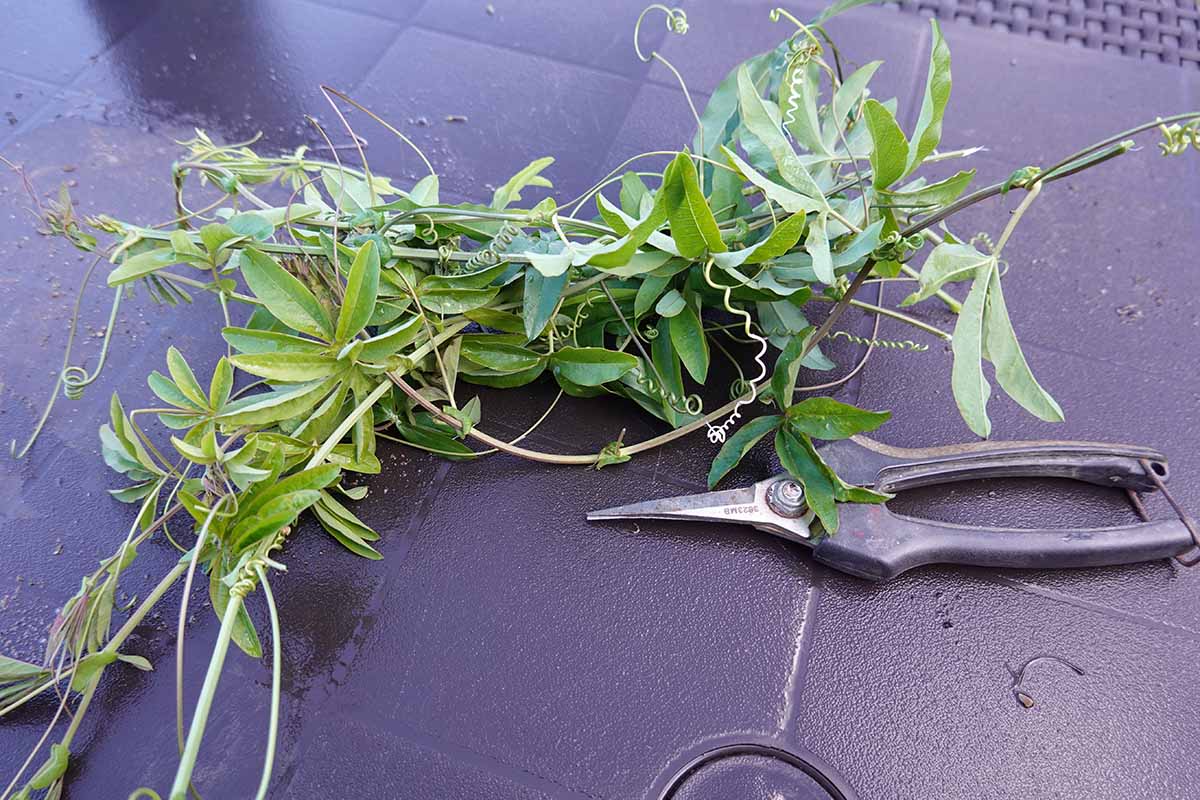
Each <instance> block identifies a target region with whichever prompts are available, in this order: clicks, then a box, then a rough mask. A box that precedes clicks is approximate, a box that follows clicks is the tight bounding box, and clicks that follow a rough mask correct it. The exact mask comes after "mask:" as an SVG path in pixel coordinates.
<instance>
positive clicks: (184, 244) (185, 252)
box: [171, 230, 208, 262]
mask: <svg viewBox="0 0 1200 800" xmlns="http://www.w3.org/2000/svg"><path fill="white" fill-rule="evenodd" d="M171 249H172V250H174V251H175V255H177V256H179V257H180V258H181V259H183V258H188V260H189V261H190V260H191V258H189V257H193V258H196V259H198V260H199V261H201V262H204V261H207V260H208V258H207V257H206V256H205V255H204V251H203V250H201V249H200V248H199V247H197V246H196V243H195V242H193V241H192V237H191V236H189V235H188V232H187V231H182V230H174V231H171Z"/></svg>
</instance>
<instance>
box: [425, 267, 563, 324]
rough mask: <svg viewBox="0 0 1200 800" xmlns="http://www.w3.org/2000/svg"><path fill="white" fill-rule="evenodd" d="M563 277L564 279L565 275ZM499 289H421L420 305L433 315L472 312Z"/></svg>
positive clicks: (493, 287) (488, 300)
mask: <svg viewBox="0 0 1200 800" xmlns="http://www.w3.org/2000/svg"><path fill="white" fill-rule="evenodd" d="M526 274H528V273H526ZM563 277H564V278H565V277H566V275H563ZM500 288H501V287H499V286H489V287H487V288H484V289H457V288H430V289H425V288H422V289H421V291H420V295H419V297H420V300H421V305H422V306H424V307H425V309H426V310H428V311H432V312H434V313H435V314H462V313H463V312H464V311H472V310H474V309H476V308H479V307H480V306H484V305H487V304H488V303H490V302H491V301H492V300H493V299H494V298H495V297H496V295H497V294H499V293H500ZM556 299H557V298H556Z"/></svg>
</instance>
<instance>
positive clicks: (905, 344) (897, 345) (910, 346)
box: [829, 331, 929, 353]
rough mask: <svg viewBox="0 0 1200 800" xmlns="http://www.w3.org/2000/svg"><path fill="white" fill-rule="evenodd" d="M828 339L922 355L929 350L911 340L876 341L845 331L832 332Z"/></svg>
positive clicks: (927, 347) (925, 345) (925, 346)
mask: <svg viewBox="0 0 1200 800" xmlns="http://www.w3.org/2000/svg"><path fill="white" fill-rule="evenodd" d="M829 338H830V339H838V338H842V339H847V340H849V341H851V342H854V343H855V344H862V345H866V346H867V347H885V348H891V349H892V350H909V351H912V352H914V353H924V352H925V351H926V350H928V349H929V345H927V344H920V343H918V342H914V341H913V340H912V339H904V340H897V339H876V338H870V339H867V338H864V337H862V336H855V335H854V334H852V333H848V332H846V331H834V332H833V333H831V334H829Z"/></svg>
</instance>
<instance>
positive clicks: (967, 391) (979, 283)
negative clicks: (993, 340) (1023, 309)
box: [950, 262, 995, 439]
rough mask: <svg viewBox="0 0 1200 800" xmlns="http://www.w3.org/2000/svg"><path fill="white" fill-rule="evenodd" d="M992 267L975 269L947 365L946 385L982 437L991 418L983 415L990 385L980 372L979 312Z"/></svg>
mask: <svg viewBox="0 0 1200 800" xmlns="http://www.w3.org/2000/svg"><path fill="white" fill-rule="evenodd" d="M994 269H995V265H994V262H993V263H991V264H989V265H988V266H985V267H983V268H980V269H979V270H978V272H977V273H976V275H975V283H974V284H972V285H971V291H970V293H969V294H968V295H967V299H966V301H964V302H963V305H962V309H961V310H960V311H959V312H958V322H957V323H956V324H955V326H954V339H953V341H952V342H951V350H952V351H953V353H954V366H953V367H951V369H950V388H951V390H953V392H954V402H955V404H956V405H957V406H958V412H959V413H960V414H962V418H963V420H964V421H966V423H967V426H968V427H969V428H970V429H971V430H972V431H974V432H975V433H976V434H978V435H979V436H982V437H984V438H985V439H986V438H987V436H988V434H990V433H991V432H992V422H991V420H989V419H988V415H987V402H988V397H989V396H990V395H991V387H990V386H989V384H988V382H987V378H985V377H984V376H983V314H984V306H985V305H986V303H987V291H988V285H989V284H990V283H991V274H992V271H993V270H994Z"/></svg>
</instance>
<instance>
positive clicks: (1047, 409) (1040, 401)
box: [983, 268, 1063, 422]
mask: <svg viewBox="0 0 1200 800" xmlns="http://www.w3.org/2000/svg"><path fill="white" fill-rule="evenodd" d="M983 324H984V350H985V352H986V355H987V357H988V360H990V361H991V362H992V363H993V364H994V365H995V366H996V383H998V384H1000V387H1001V388H1002V389H1004V391H1005V392H1007V393H1008V396H1009V397H1011V398H1012V399H1013V400H1016V401H1017V402H1018V403H1020V404H1021V407H1022V408H1024V409H1025V410H1027V411H1028V412H1029V413H1030V414H1033V415H1034V416H1035V417H1037V418H1038V419H1043V420H1045V421H1047V422H1062V421H1063V412H1062V408H1061V407H1060V406H1059V405H1058V403H1057V402H1055V400H1054V398H1053V397H1051V396H1050V393H1049V392H1047V391H1046V390H1045V389H1043V388H1042V386H1041V384H1040V383H1038V382H1037V379H1036V378H1034V377H1033V372H1032V371H1031V370H1030V369H1029V363H1028V362H1027V361H1026V360H1025V354H1024V353H1023V352H1021V345H1020V344H1018V343H1017V334H1016V332H1015V331H1014V330H1013V326H1012V321H1011V320H1010V319H1009V317H1008V307H1007V305H1006V304H1005V302H1004V292H1003V291H1002V290H1001V289H1000V270H998V269H995V268H993V269H992V270H991V278H990V281H989V284H988V295H987V308H986V310H985V311H984V323H983Z"/></svg>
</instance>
